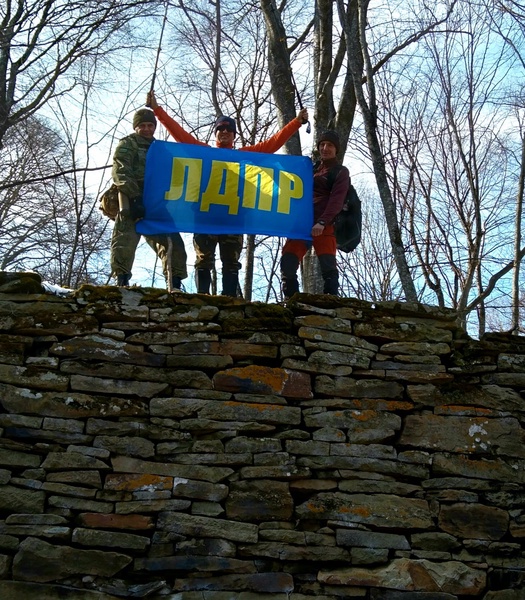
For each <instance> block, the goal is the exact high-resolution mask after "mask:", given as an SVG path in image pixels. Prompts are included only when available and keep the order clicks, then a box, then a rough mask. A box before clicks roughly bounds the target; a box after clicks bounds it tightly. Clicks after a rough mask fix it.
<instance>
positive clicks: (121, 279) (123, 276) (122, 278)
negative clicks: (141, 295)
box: [117, 273, 131, 287]
mask: <svg viewBox="0 0 525 600" xmlns="http://www.w3.org/2000/svg"><path fill="white" fill-rule="evenodd" d="M130 279H131V273H119V274H118V275H117V285H118V286H119V287H127V286H128V285H129V280H130Z"/></svg>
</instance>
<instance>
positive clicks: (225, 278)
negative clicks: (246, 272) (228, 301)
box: [222, 271, 239, 298]
mask: <svg viewBox="0 0 525 600" xmlns="http://www.w3.org/2000/svg"><path fill="white" fill-rule="evenodd" d="M238 287H239V273H238V272H237V271H223V273H222V295H223V296H232V297H233V298H236V297H237V288H238Z"/></svg>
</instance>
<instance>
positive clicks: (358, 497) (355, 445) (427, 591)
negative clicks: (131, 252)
mask: <svg viewBox="0 0 525 600" xmlns="http://www.w3.org/2000/svg"><path fill="white" fill-rule="evenodd" d="M524 388H525V339H524V338H521V337H515V336H509V335H504V334H497V335H496V334H492V335H489V336H486V337H485V338H484V339H483V340H481V341H476V340H471V339H469V338H468V337H467V336H466V335H465V334H464V332H462V331H461V330H460V329H458V327H457V326H456V320H455V314H454V313H453V312H451V311H447V310H438V309H436V308H430V307H427V306H422V305H417V304H401V303H394V302H393V303H380V304H376V305H373V304H370V303H366V302H360V301H356V300H352V299H337V298H334V297H326V296H306V295H297V296H295V297H294V299H293V301H292V302H290V303H289V304H288V305H287V306H280V305H265V304H257V303H246V302H244V301H242V300H238V299H236V300H233V299H227V298H221V297H209V296H202V295H177V296H172V297H170V296H168V295H167V294H166V293H165V292H163V291H161V290H155V289H141V288H130V289H119V288H115V287H101V288H97V287H92V286H84V287H82V288H81V289H79V290H77V291H76V292H75V293H74V294H73V295H72V296H70V297H66V298H64V297H58V296H54V295H52V294H49V293H44V292H43V289H42V286H41V282H40V278H39V276H38V275H36V274H0V598H2V599H9V600H32V599H35V600H36V599H38V600H41V599H55V598H71V599H75V600H77V599H79V600H83V599H93V600H101V599H104V600H108V599H115V598H146V597H147V598H169V599H177V600H230V599H238V600H256V599H259V600H266V599H269V598H272V600H274V599H276V600H279V599H282V600H284V599H287V600H307V599H310V598H313V597H315V598H317V599H321V600H328V599H330V600H332V599H333V600H342V599H354V598H361V599H366V600H454V599H457V600H465V599H480V600H481V599H482V600H520V599H521V600H522V599H523V598H525V592H524V588H525V486H524V482H525V468H524V467H525V444H524V431H525V430H524V422H525V417H524V401H523V390H524Z"/></svg>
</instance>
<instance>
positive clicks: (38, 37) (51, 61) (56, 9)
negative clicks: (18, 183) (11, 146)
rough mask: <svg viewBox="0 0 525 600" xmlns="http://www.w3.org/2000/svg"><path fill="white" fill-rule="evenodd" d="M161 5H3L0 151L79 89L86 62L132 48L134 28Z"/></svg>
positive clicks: (91, 0)
mask: <svg viewBox="0 0 525 600" xmlns="http://www.w3.org/2000/svg"><path fill="white" fill-rule="evenodd" d="M158 4H159V2H153V1H151V0H149V1H148V0H132V1H131V0H129V1H126V0H124V1H116V0H69V1H68V0H34V1H33V2H30V3H29V2H25V0H14V1H9V2H7V3H4V4H3V8H2V9H0V18H1V21H0V148H1V145H2V140H3V138H4V135H5V133H6V132H7V130H8V129H9V128H10V127H13V126H15V125H16V124H18V123H20V122H21V121H23V120H24V119H27V118H28V117H30V116H31V115H34V114H35V113H36V112H37V111H39V110H40V109H41V108H42V107H43V106H45V105H46V104H47V103H48V102H49V101H50V100H51V99H52V98H56V97H59V96H60V95H61V94H63V93H64V91H65V90H67V89H71V88H72V87H74V86H75V83H76V75H77V68H78V66H79V65H80V64H82V62H83V61H89V60H92V59H93V58H94V57H97V56H101V55H105V54H107V53H109V52H110V51H111V52H113V51H115V50H117V49H120V48H122V47H124V46H126V47H128V48H130V47H132V40H131V36H130V33H131V31H130V27H129V25H130V23H131V22H132V20H133V19H135V18H138V17H145V16H147V15H150V14H154V11H155V9H156V5H157V6H158ZM126 38H127V39H126ZM110 39H112V40H113V43H112V44H111V45H109V44H108V42H109V40H110Z"/></svg>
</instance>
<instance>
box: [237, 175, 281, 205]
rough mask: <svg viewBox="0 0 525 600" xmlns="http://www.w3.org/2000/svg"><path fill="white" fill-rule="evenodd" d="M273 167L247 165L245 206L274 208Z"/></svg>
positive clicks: (243, 199)
mask: <svg viewBox="0 0 525 600" xmlns="http://www.w3.org/2000/svg"><path fill="white" fill-rule="evenodd" d="M272 196H273V169H270V168H264V167H257V166H256V165H246V166H245V170H244V193H243V196H242V205H243V207H244V208H256V207H257V208H258V209H259V210H266V211H271V210H272Z"/></svg>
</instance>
